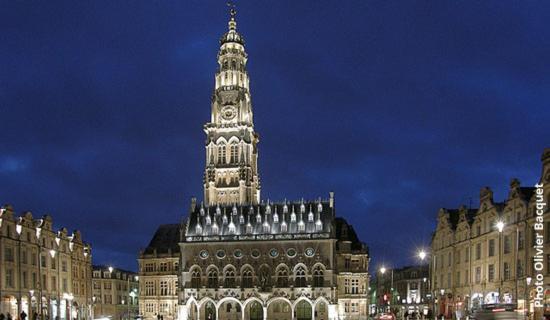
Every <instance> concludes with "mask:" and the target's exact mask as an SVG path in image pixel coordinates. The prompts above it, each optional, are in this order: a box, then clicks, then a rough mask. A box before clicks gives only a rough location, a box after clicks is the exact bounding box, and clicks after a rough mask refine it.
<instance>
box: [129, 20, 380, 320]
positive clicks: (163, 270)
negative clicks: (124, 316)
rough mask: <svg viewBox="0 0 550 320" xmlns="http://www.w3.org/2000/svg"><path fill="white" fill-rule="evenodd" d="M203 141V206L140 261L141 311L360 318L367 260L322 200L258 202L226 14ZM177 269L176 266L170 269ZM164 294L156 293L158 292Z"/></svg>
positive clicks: (245, 92)
mask: <svg viewBox="0 0 550 320" xmlns="http://www.w3.org/2000/svg"><path fill="white" fill-rule="evenodd" d="M228 29H229V30H228V31H227V32H226V33H225V34H224V35H223V36H222V38H221V40H220V50H219V52H218V56H217V63H218V69H217V72H216V74H215V87H214V92H213V94H212V101H211V107H212V109H211V113H212V114H211V119H210V121H209V122H208V123H207V124H206V125H205V126H204V131H205V133H206V145H205V152H206V153H205V161H206V166H205V171H204V181H203V182H204V200H203V201H200V202H199V201H197V200H196V199H192V201H191V208H190V211H189V214H188V216H187V217H186V218H185V219H183V221H182V223H181V224H173V225H163V226H160V227H159V229H158V230H157V232H156V233H155V235H154V237H153V239H152V240H151V243H150V244H149V246H148V247H147V248H146V249H145V250H143V251H142V252H141V253H140V256H139V259H138V260H139V270H140V299H139V303H140V313H141V314H142V315H143V316H144V317H145V318H146V319H155V318H158V317H159V316H161V317H162V318H164V319H167V320H169V319H175V318H177V319H178V320H191V319H193V320H198V319H201V320H208V319H224V320H233V319H235V320H244V319H246V320H249V319H253V320H258V319H270V320H283V319H289V320H290V319H298V320H304V319H308V320H312V319H319V320H335V319H342V318H345V319H367V314H368V307H367V297H368V283H369V274H368V265H369V253H368V248H367V246H366V245H365V244H364V243H362V242H361V241H360V240H359V238H358V237H357V234H356V233H355V231H354V229H353V227H352V226H351V225H349V224H348V223H347V222H346V221H345V220H344V219H343V218H339V217H337V216H336V206H335V200H334V193H332V192H331V193H330V194H329V197H328V198H327V199H321V198H318V199H315V200H310V201H305V200H299V201H282V202H276V203H275V202H270V201H262V200H261V199H260V180H259V173H258V142H259V137H258V134H257V132H256V131H255V129H254V121H253V109H252V103H251V95H250V79H249V76H248V73H247V69H246V63H247V59H248V56H247V54H246V51H245V46H244V39H243V37H242V36H241V35H240V34H239V33H238V32H237V22H236V20H235V12H234V11H233V10H232V11H231V17H230V20H229V28H228ZM178 266H179V267H178ZM163 288H164V289H163Z"/></svg>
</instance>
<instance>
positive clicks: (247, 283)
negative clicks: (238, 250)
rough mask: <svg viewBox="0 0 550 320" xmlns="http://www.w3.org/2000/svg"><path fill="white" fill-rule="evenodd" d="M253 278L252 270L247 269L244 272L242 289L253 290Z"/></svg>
mask: <svg viewBox="0 0 550 320" xmlns="http://www.w3.org/2000/svg"><path fill="white" fill-rule="evenodd" d="M253 279H254V278H253V276H252V270H250V269H247V270H245V271H244V272H243V277H242V281H241V287H243V288H252V286H253V285H254V280H253Z"/></svg>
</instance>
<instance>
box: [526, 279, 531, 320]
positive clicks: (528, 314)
mask: <svg viewBox="0 0 550 320" xmlns="http://www.w3.org/2000/svg"><path fill="white" fill-rule="evenodd" d="M532 280H533V278H531V277H527V278H525V282H526V284H527V285H526V286H525V303H526V306H527V319H530V318H531V308H530V305H529V286H530V285H531V281H532Z"/></svg>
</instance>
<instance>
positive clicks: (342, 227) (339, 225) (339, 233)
mask: <svg viewBox="0 0 550 320" xmlns="http://www.w3.org/2000/svg"><path fill="white" fill-rule="evenodd" d="M334 230H335V236H336V239H338V241H349V242H351V250H352V251H365V253H368V251H369V249H368V247H367V246H366V245H365V244H364V243H363V242H361V241H360V240H359V237H358V236H357V233H355V229H353V226H352V225H351V224H349V223H348V222H347V221H346V219H344V218H341V217H338V218H335V219H334Z"/></svg>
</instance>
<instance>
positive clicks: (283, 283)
mask: <svg viewBox="0 0 550 320" xmlns="http://www.w3.org/2000/svg"><path fill="white" fill-rule="evenodd" d="M277 287H279V288H286V287H288V272H287V270H286V269H285V268H281V269H280V270H279V272H277Z"/></svg>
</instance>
